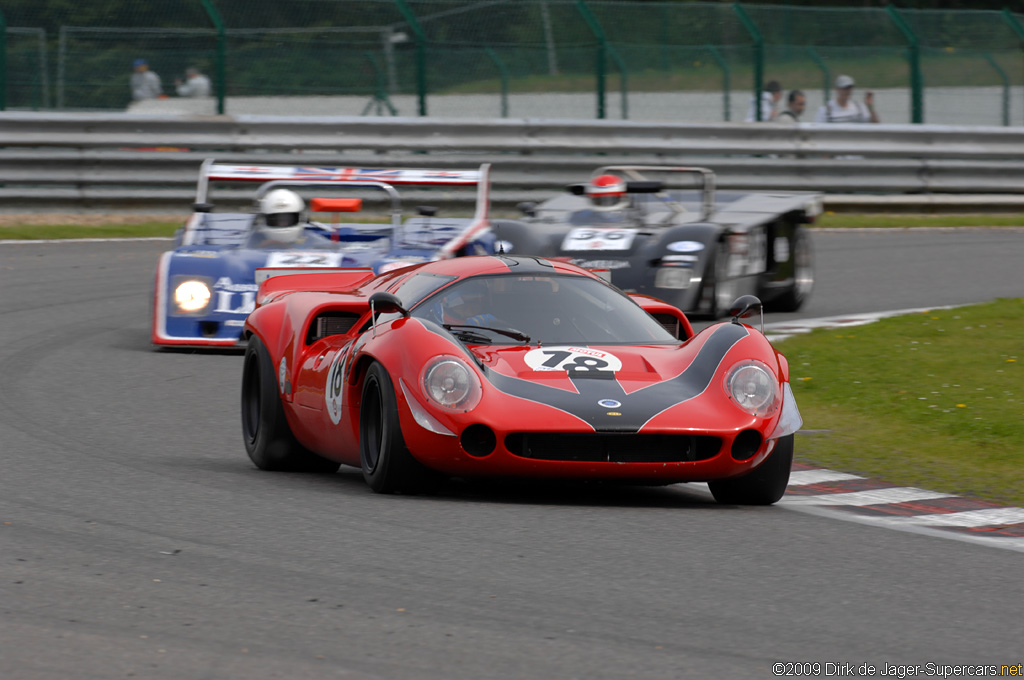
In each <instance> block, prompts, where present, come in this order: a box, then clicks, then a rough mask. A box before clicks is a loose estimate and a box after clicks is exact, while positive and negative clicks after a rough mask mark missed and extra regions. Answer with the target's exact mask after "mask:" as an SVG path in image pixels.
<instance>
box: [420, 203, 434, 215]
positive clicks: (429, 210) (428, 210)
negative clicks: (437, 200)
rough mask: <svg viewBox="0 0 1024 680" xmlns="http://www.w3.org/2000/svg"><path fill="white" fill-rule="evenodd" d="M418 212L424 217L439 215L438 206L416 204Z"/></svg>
mask: <svg viewBox="0 0 1024 680" xmlns="http://www.w3.org/2000/svg"><path fill="white" fill-rule="evenodd" d="M416 212H418V213H419V214H420V215H421V216H422V217H434V216H435V215H437V206H433V205H418V206H416Z"/></svg>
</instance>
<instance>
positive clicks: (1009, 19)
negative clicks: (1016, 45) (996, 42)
mask: <svg viewBox="0 0 1024 680" xmlns="http://www.w3.org/2000/svg"><path fill="white" fill-rule="evenodd" d="M1003 19H1005V20H1006V23H1008V24H1010V28H1011V29H1013V32H1014V33H1016V34H1017V37H1018V38H1020V39H1021V42H1022V43H1024V26H1021V24H1020V22H1019V21H1017V17H1016V16H1014V14H1013V12H1011V11H1010V10H1009V9H1005V8H1004V9H1003ZM1021 49H1022V50H1024V44H1022V45H1021Z"/></svg>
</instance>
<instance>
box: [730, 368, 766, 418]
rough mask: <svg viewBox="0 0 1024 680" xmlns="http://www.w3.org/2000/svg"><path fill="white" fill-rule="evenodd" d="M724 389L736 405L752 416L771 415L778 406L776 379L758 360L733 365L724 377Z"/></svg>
mask: <svg viewBox="0 0 1024 680" xmlns="http://www.w3.org/2000/svg"><path fill="white" fill-rule="evenodd" d="M725 391H726V393H727V394H728V395H729V398H730V399H732V400H733V402H735V404H736V405H737V406H739V407H740V408H741V409H743V410H744V411H746V412H747V413H749V414H750V415H753V416H760V417H764V416H767V415H771V414H772V413H774V412H775V410H776V409H777V408H778V407H779V385H778V380H776V378H775V375H774V374H773V373H772V372H771V370H770V369H769V368H768V367H767V366H765V365H764V364H762V363H761V362H760V361H747V362H744V363H741V364H738V365H736V366H734V367H733V369H732V370H731V371H729V374H728V375H727V376H726V378H725Z"/></svg>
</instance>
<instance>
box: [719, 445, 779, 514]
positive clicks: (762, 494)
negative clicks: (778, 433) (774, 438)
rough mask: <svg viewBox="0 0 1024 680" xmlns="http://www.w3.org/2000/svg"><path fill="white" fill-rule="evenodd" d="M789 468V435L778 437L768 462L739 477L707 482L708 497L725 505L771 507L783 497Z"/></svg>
mask: <svg viewBox="0 0 1024 680" xmlns="http://www.w3.org/2000/svg"><path fill="white" fill-rule="evenodd" d="M792 467H793V435H788V436H785V437H780V438H779V440H778V442H777V443H776V444H775V449H774V450H773V451H772V452H771V454H769V456H768V459H767V460H766V461H764V462H763V463H761V464H760V465H758V466H757V467H756V468H755V469H754V470H753V471H751V472H748V473H747V474H745V475H743V476H742V477H736V478H733V479H721V480H718V481H714V482H708V487H710V489H711V494H712V495H713V496H714V497H715V500H716V501H718V502H719V503H723V504H726V505H771V504H772V503H775V502H777V501H778V500H779V499H780V498H782V495H783V494H785V493H786V486H787V485H788V484H789V471H790V469H791V468H792Z"/></svg>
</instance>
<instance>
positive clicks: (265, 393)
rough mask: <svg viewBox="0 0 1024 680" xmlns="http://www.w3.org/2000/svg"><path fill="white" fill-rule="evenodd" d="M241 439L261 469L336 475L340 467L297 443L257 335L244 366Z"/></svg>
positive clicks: (268, 353) (268, 356) (263, 348)
mask: <svg viewBox="0 0 1024 680" xmlns="http://www.w3.org/2000/svg"><path fill="white" fill-rule="evenodd" d="M242 437H243V439H244V440H245V452H246V453H248V454H249V459H250V460H252V462H253V463H254V464H255V465H256V467H258V468H259V469H261V470H279V471H288V472H337V471H338V468H339V467H341V464H340V463H335V462H334V461H331V460H327V459H326V458H321V457H320V456H318V455H316V454H315V453H313V452H312V451H310V450H309V449H307V448H306V447H304V446H302V445H301V444H299V442H298V441H296V439H295V435H293V434H292V430H291V428H290V427H288V420H287V418H286V417H285V414H284V406H283V405H282V403H281V393H280V392H279V391H278V386H277V374H276V373H275V372H274V362H273V360H272V359H271V358H270V352H268V351H267V348H266V346H265V345H264V344H263V342H261V341H260V339H259V338H258V337H257V336H255V335H254V336H252V337H251V338H249V344H248V346H246V348H245V361H244V363H243V364H242Z"/></svg>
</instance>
